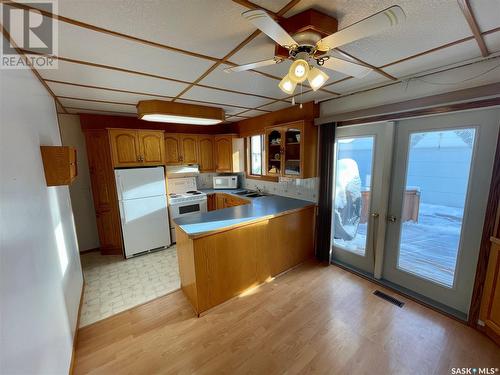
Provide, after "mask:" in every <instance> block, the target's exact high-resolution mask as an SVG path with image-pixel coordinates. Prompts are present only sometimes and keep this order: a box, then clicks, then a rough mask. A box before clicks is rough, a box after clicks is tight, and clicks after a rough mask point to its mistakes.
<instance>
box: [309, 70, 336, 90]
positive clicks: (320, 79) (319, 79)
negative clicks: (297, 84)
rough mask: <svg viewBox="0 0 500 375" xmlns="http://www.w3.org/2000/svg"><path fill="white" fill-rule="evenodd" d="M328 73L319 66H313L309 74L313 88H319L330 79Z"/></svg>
mask: <svg viewBox="0 0 500 375" xmlns="http://www.w3.org/2000/svg"><path fill="white" fill-rule="evenodd" d="M328 78H330V77H328V75H327V74H326V73H324V72H322V71H321V70H319V69H318V68H312V69H311V70H310V71H309V74H308V75H307V80H308V81H309V85H311V88H312V89H313V90H314V91H316V90H318V89H319V88H320V87H321V86H323V85H324V84H325V82H326V81H328Z"/></svg>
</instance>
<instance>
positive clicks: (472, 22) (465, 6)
mask: <svg viewBox="0 0 500 375" xmlns="http://www.w3.org/2000/svg"><path fill="white" fill-rule="evenodd" d="M457 2H458V5H459V6H460V9H461V10H462V13H463V15H464V17H465V20H466V21H467V23H468V24H469V27H470V30H471V31H472V35H474V38H475V39H476V43H477V45H478V46H479V49H480V51H481V55H483V57H487V56H488V55H489V54H490V53H489V51H488V47H486V43H485V42H484V39H483V35H482V34H481V30H480V29H479V25H478V23H477V20H476V17H475V16H474V13H473V12H472V8H471V6H470V3H469V0H457Z"/></svg>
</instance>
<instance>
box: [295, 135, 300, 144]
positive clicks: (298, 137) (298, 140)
mask: <svg viewBox="0 0 500 375" xmlns="http://www.w3.org/2000/svg"><path fill="white" fill-rule="evenodd" d="M295 139H296V140H297V142H299V143H300V133H297V134H295Z"/></svg>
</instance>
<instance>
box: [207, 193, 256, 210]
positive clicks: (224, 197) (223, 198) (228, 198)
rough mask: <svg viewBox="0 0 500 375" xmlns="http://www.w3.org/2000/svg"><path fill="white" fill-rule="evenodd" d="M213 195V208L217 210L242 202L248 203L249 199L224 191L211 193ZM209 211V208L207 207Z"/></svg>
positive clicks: (241, 203) (242, 203)
mask: <svg viewBox="0 0 500 375" xmlns="http://www.w3.org/2000/svg"><path fill="white" fill-rule="evenodd" d="M211 195H213V196H215V208H214V209H217V210H221V209H223V208H227V207H235V206H241V205H244V204H249V203H250V200H248V199H244V198H240V197H236V196H234V195H231V194H225V193H215V194H211ZM209 211H210V209H209Z"/></svg>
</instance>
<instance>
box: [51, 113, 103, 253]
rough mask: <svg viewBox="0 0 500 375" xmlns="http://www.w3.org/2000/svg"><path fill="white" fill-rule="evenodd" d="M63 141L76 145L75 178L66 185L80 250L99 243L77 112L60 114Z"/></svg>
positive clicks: (83, 142) (85, 149)
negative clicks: (76, 170)
mask: <svg viewBox="0 0 500 375" xmlns="http://www.w3.org/2000/svg"><path fill="white" fill-rule="evenodd" d="M59 127H60V129H61V137H62V144H63V145H64V146H72V147H75V148H76V153H77V158H76V159H77V167H78V178H77V179H76V180H75V182H74V183H72V184H71V186H70V187H69V194H70V196H71V205H72V206H73V214H74V217H75V226H76V235H77V237H78V247H79V249H80V251H84V250H89V249H95V248H98V247H99V236H98V234H97V223H96V217H95V210H94V201H93V199H92V187H91V186H92V185H91V183H90V174H89V164H88V160H87V148H86V146H85V136H84V134H83V131H82V128H81V127H80V117H79V116H78V115H64V114H60V115H59Z"/></svg>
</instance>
